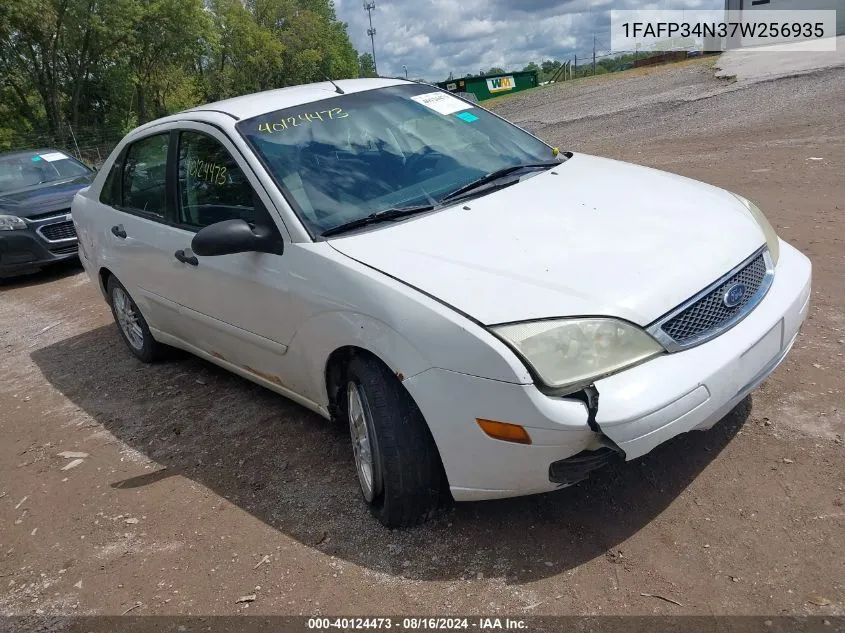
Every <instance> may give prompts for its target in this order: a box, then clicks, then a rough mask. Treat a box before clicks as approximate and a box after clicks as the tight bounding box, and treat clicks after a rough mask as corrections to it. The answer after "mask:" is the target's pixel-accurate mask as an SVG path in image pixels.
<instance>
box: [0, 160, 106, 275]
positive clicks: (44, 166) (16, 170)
mask: <svg viewBox="0 0 845 633" xmlns="http://www.w3.org/2000/svg"><path fill="white" fill-rule="evenodd" d="M94 173H95V172H94V171H93V170H91V169H89V168H88V167H86V166H85V165H83V164H82V163H80V162H79V161H78V160H76V159H75V158H71V157H70V156H68V155H67V154H65V153H64V152H60V151H56V150H50V149H46V150H36V151H24V152H8V153H5V154H0V277H10V276H14V275H19V274H23V273H28V272H34V271H36V270H38V269H39V268H42V267H43V266H46V265H48V264H52V263H54V262H60V261H62V260H65V259H71V258H74V257H76V256H77V242H76V230H75V229H74V227H73V221H72V220H71V217H70V203H71V201H72V200H73V196H74V195H76V192H77V191H79V190H80V189H83V188H84V187H87V186H88V185H89V184H90V183H91V181H92V180H93V178H94Z"/></svg>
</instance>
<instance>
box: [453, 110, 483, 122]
mask: <svg viewBox="0 0 845 633" xmlns="http://www.w3.org/2000/svg"><path fill="white" fill-rule="evenodd" d="M455 116H456V117H458V118H459V119H460V120H461V121H466V122H467V123H475V122H476V121H478V117H477V116H475V115H474V114H473V113H472V112H461V113H460V114H456V115H455Z"/></svg>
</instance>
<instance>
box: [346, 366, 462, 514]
mask: <svg viewBox="0 0 845 633" xmlns="http://www.w3.org/2000/svg"><path fill="white" fill-rule="evenodd" d="M343 393H344V395H345V398H346V400H345V410H346V417H347V421H348V423H349V429H350V434H351V436H352V445H353V454H354V456H355V468H356V471H357V472H358V479H359V482H360V484H361V492H362V495H363V497H364V501H366V502H367V503H368V504H369V506H370V510H371V511H372V513H373V515H374V516H375V517H376V518H377V519H378V520H379V521H381V523H382V524H383V525H385V526H386V527H389V528H403V527H410V526H413V525H417V524H419V523H423V522H424V521H425V520H426V519H428V518H429V517H430V516H432V515H433V514H434V512H435V511H436V510H437V508H438V506H439V505H440V502H441V500H442V499H443V497H444V491H445V489H446V478H445V476H444V473H443V466H442V464H441V462H440V454H439V453H438V452H437V446H436V445H435V443H434V438H432V436H431V432H430V431H429V429H428V425H427V424H426V422H425V419H424V418H423V415H422V413H421V412H420V410H419V408H417V405H416V403H415V402H414V401H413V399H412V398H411V396H410V395H409V394H408V392H407V391H406V390H405V388H404V387H403V386H402V383H401V382H399V380H398V379H397V378H396V376H394V375H393V374H392V373H391V372H390V371H389V370H388V369H387V368H386V367H385V366H384V365H383V364H382V363H380V362H379V361H377V360H376V359H374V358H368V357H363V356H356V357H355V358H353V359H352V361H351V362H350V364H349V368H348V371H347V382H346V386H345V389H344V392H343Z"/></svg>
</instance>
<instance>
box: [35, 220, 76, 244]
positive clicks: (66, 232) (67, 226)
mask: <svg viewBox="0 0 845 633" xmlns="http://www.w3.org/2000/svg"><path fill="white" fill-rule="evenodd" d="M40 231H41V235H43V236H44V237H45V238H47V239H48V240H53V241H56V240H67V239H70V238H73V237H76V229H75V228H73V222H57V223H56V224H48V225H46V226H42V227H41V229H40Z"/></svg>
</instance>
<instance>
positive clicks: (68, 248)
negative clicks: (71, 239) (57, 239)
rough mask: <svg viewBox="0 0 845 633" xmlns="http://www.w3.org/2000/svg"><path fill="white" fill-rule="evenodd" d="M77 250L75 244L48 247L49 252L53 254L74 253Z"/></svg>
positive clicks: (77, 247)
mask: <svg viewBox="0 0 845 633" xmlns="http://www.w3.org/2000/svg"><path fill="white" fill-rule="evenodd" d="M78 250H79V246H78V245H77V244H70V245H63V246H55V247H53V248H51V249H50V252H51V253H53V254H55V255H67V254H68V253H76V252H77V251H78Z"/></svg>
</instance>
